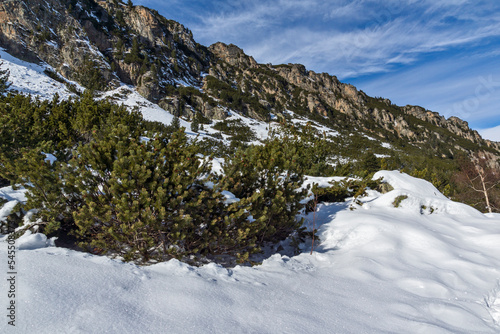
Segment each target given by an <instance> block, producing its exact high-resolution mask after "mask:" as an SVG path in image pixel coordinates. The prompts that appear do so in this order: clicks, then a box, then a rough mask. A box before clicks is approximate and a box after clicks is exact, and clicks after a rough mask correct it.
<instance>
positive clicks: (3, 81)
mask: <svg viewBox="0 0 500 334" xmlns="http://www.w3.org/2000/svg"><path fill="white" fill-rule="evenodd" d="M1 64H3V62H2V63H0V65H1ZM9 76H10V72H9V70H0V94H1V93H4V92H5V91H6V90H7V89H8V88H9V87H10V85H11V84H10V83H9Z"/></svg>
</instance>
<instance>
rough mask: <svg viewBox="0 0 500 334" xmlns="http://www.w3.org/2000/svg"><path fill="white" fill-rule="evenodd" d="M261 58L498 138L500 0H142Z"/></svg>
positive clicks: (206, 37)
mask: <svg viewBox="0 0 500 334" xmlns="http://www.w3.org/2000/svg"><path fill="white" fill-rule="evenodd" d="M134 4H137V5H144V6H147V7H151V8H154V9H157V10H158V11H159V12H160V13H161V14H162V15H164V16H165V17H166V18H169V19H173V20H176V21H179V22H180V23H182V24H184V25H185V26H187V27H188V28H189V29H191V30H192V31H193V34H194V38H195V40H196V41H197V42H199V43H201V44H203V45H206V46H208V45H210V44H212V43H215V42H217V41H221V42H224V43H228V44H229V43H233V44H236V45H238V46H239V47H241V48H242V49H243V50H244V51H245V53H247V54H248V55H251V56H253V57H254V58H255V59H256V60H257V62H259V63H273V64H282V63H301V64H304V65H305V66H306V67H307V69H309V70H313V71H315V72H327V73H329V74H332V75H336V76H337V77H338V78H339V79H340V80H341V81H342V82H346V83H351V84H353V85H355V86H356V87H357V88H358V89H360V90H363V91H364V92H366V93H367V94H369V95H371V96H382V97H385V98H389V99H390V100H391V101H392V102H393V103H396V104H398V105H406V104H413V105H420V106H422V107H424V108H427V109H429V110H432V111H437V112H439V113H440V114H442V115H444V116H446V117H450V116H458V117H460V118H462V119H464V120H466V121H468V122H469V125H470V126H471V127H472V128H474V129H477V130H481V129H488V128H493V127H496V126H499V127H498V128H497V129H495V130H489V131H487V130H486V131H480V132H481V133H482V134H483V135H485V136H487V137H489V138H490V139H493V140H498V141H500V1H498V0H474V1H473V0H471V1H468V0H441V1H440V0H419V1H418V0H386V1H371V0H351V1H347V0H330V1H324V0H301V1H298V0H277V1H268V0H252V1H248V0H247V1H241V0H232V1H226V0H215V1H203V0H135V1H134Z"/></svg>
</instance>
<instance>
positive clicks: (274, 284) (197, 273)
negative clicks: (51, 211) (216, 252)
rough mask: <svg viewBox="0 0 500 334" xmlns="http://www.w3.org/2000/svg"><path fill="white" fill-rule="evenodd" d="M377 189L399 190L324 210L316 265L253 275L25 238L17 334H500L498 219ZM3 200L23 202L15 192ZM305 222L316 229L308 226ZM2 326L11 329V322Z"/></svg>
mask: <svg viewBox="0 0 500 334" xmlns="http://www.w3.org/2000/svg"><path fill="white" fill-rule="evenodd" d="M378 177H383V178H384V179H385V180H386V181H387V182H388V183H389V184H391V185H392V186H393V188H394V190H392V191H390V192H388V193H385V194H380V193H378V192H376V191H370V193H369V195H368V196H367V197H365V198H363V199H362V200H361V202H360V203H362V205H360V204H356V203H352V202H351V201H348V202H343V203H325V204H321V205H320V207H319V211H318V213H317V217H316V219H317V221H316V224H317V225H318V224H319V225H321V227H320V232H319V235H320V238H321V243H320V245H319V246H318V247H316V249H315V251H314V252H313V254H312V255H309V252H308V250H309V249H307V248H308V247H307V246H304V248H303V253H302V254H300V255H298V256H294V257H287V256H280V255H273V256H272V257H271V258H269V259H267V260H265V261H264V262H263V264H262V265H259V266H255V267H240V266H237V267H235V268H232V269H225V268H223V267H220V266H217V265H215V264H209V265H205V266H203V267H200V268H196V267H191V266H189V265H186V264H184V263H181V262H179V261H177V260H171V261H169V262H166V263H161V264H156V265H153V266H149V267H138V266H135V265H132V264H125V263H121V262H118V261H114V260H111V259H108V258H106V257H100V256H93V255H89V254H86V253H79V252H75V251H71V250H67V249H62V248H56V247H45V246H46V245H47V244H50V241H49V242H47V241H46V240H45V239H44V238H43V236H41V235H26V236H24V237H22V238H21V239H20V240H18V241H17V246H18V248H24V249H22V250H19V251H18V252H17V253H16V263H17V264H16V266H17V267H16V270H17V273H18V274H17V278H16V279H17V281H16V297H15V305H16V312H17V313H16V323H15V324H16V330H17V332H19V333H498V332H499V331H500V215H498V214H492V215H484V214H481V213H480V212H478V211H476V210H474V209H472V208H470V207H468V206H466V205H463V204H460V203H456V202H452V201H450V200H448V199H447V198H446V197H445V196H443V195H442V194H440V193H439V192H438V191H437V189H436V188H434V187H433V186H432V185H431V184H429V183H427V182H426V181H423V180H420V179H415V178H413V177H410V176H408V175H406V174H402V173H399V172H397V171H393V172H388V171H382V172H379V173H377V174H376V175H375V178H378ZM315 181H317V182H321V179H318V178H317V179H315ZM0 195H2V196H3V197H6V198H8V199H10V200H11V201H13V200H15V199H16V198H17V199H19V198H20V197H19V196H22V194H19V193H16V192H13V191H12V190H11V189H10V188H3V189H1V190H0ZM16 196H17V197H16ZM9 203H11V204H9ZM9 203H7V204H5V205H12V203H13V202H9ZM0 212H1V211H0ZM306 218H307V220H308V222H307V224H311V223H312V218H313V217H312V214H310V215H309V216H307V217H306ZM3 241H4V242H1V251H0V257H2V258H3V259H4V263H7V253H6V247H7V243H6V242H5V238H4V239H3ZM5 268H6V265H4V271H6V269H5ZM7 283H8V282H7V280H5V279H4V280H2V285H1V287H0V289H1V291H3V293H2V294H1V295H2V305H4V307H6V305H7V303H8V301H7V299H6V297H7V293H6V291H8V288H9V287H8V286H7ZM0 328H1V329H0V331H1V332H3V333H7V332H11V331H12V328H10V327H9V325H8V324H7V320H6V319H5V317H4V320H3V321H2V322H1V324H0Z"/></svg>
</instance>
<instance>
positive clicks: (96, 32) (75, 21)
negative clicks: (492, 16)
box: [0, 0, 500, 156]
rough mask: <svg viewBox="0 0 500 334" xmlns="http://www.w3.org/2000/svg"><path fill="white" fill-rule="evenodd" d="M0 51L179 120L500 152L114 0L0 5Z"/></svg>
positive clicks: (461, 126) (464, 128) (420, 114)
mask: <svg viewBox="0 0 500 334" xmlns="http://www.w3.org/2000/svg"><path fill="white" fill-rule="evenodd" d="M0 46H1V47H3V48H5V49H6V50H7V51H8V52H9V53H11V54H12V55H14V56H16V57H19V58H21V59H25V60H29V61H32V62H40V61H43V62H45V63H47V64H49V65H50V66H52V67H53V68H54V70H55V72H57V74H56V76H58V75H60V76H61V77H60V79H62V78H64V79H62V80H65V81H75V82H78V83H79V84H81V85H82V86H84V87H86V88H89V89H92V90H97V91H101V90H109V89H113V88H116V87H118V86H119V85H120V84H121V83H125V84H129V85H132V86H134V87H135V89H136V90H137V91H138V92H139V93H140V94H141V95H142V96H144V97H145V98H146V99H148V100H150V101H151V102H153V103H156V104H158V105H159V106H161V107H162V108H164V109H165V110H167V111H169V112H171V113H172V114H176V115H177V116H184V117H185V118H186V119H192V118H193V116H194V115H195V114H196V113H197V112H200V113H201V114H203V115H204V116H205V117H206V118H208V119H223V118H225V117H226V115H227V110H228V108H230V109H232V110H235V111H238V112H241V113H242V114H246V115H248V116H250V117H252V118H256V119H260V120H268V119H269V117H270V114H274V115H277V116H278V117H282V118H284V116H286V113H285V111H286V110H292V111H294V112H295V113H297V114H300V115H304V116H307V117H312V118H315V119H319V120H321V121H322V122H324V123H326V124H328V125H329V126H331V127H333V128H334V129H351V130H352V129H355V130H357V131H362V132H364V133H366V134H368V135H374V136H377V137H379V138H385V139H387V140H390V141H394V140H403V141H406V142H409V143H411V144H412V145H416V146H417V147H419V146H422V147H424V146H425V147H428V148H429V147H430V148H432V149H433V148H434V147H437V146H440V145H441V143H446V145H447V146H446V149H441V151H439V154H441V155H444V156H446V155H450V156H453V154H454V153H453V150H462V151H464V150H466V151H470V150H476V151H477V150H490V151H491V152H493V153H495V154H498V153H499V152H500V144H498V143H496V142H491V141H488V140H484V139H482V138H481V136H480V135H479V134H478V133H477V131H474V130H472V129H470V128H469V126H468V124H467V122H465V121H463V120H460V119H459V118H457V117H450V118H449V119H446V118H444V117H443V116H441V115H439V114H438V113H436V112H431V111H429V110H426V109H424V108H422V107H418V106H404V107H399V106H396V105H393V104H392V103H391V101H389V100H387V99H383V98H373V97H370V96H368V95H366V94H365V93H364V92H362V91H359V90H358V89H356V87H354V86H352V85H349V84H345V83H342V82H340V81H339V80H338V79H337V78H336V77H335V76H332V75H329V74H327V73H315V72H314V71H309V70H307V69H306V68H305V67H304V66H303V65H300V64H284V65H272V64H258V63H257V62H256V61H255V59H253V57H251V56H249V55H246V54H245V53H244V52H243V50H241V49H240V48H238V47H237V46H235V45H226V44H224V43H216V44H214V45H212V46H210V47H208V48H207V47H204V46H202V45H200V44H198V43H196V41H195V40H194V39H193V35H192V33H191V31H189V29H187V28H186V27H184V26H183V25H181V24H180V23H178V22H175V21H172V20H168V19H165V18H164V17H162V16H161V15H160V14H159V13H158V12H157V11H155V10H152V9H149V8H146V7H142V6H133V5H132V6H130V5H127V4H125V3H122V2H121V1H117V0H113V1H110V0H106V1H104V0H100V1H93V0H79V1H76V0H72V1H61V0H23V1H3V2H2V3H0ZM190 87H194V88H190ZM436 143H437V144H436ZM438 144H439V145H438ZM450 150H451V152H450V153H448V152H449V151H450ZM436 152H438V151H437V149H436Z"/></svg>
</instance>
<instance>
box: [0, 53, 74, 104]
mask: <svg viewBox="0 0 500 334" xmlns="http://www.w3.org/2000/svg"><path fill="white" fill-rule="evenodd" d="M0 70H9V72H10V75H9V82H10V83H11V86H10V90H12V91H17V92H20V93H23V94H31V95H34V96H39V97H40V98H41V99H49V100H50V99H52V98H53V97H54V95H55V94H58V95H59V97H60V98H62V99H68V98H69V97H70V96H73V95H74V94H72V93H71V92H70V91H69V90H68V89H67V87H66V86H65V85H64V84H62V83H60V82H58V81H56V80H54V79H51V78H49V77H48V76H47V75H46V74H44V71H45V70H52V68H51V67H50V66H49V65H47V64H41V65H37V64H33V63H28V62H25V61H22V60H19V59H17V58H15V57H13V56H11V55H10V54H8V53H7V52H5V51H4V50H3V49H2V48H0ZM61 80H62V77H61ZM73 84H76V83H73Z"/></svg>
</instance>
